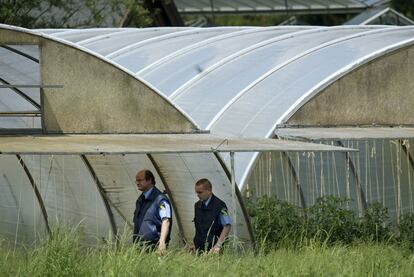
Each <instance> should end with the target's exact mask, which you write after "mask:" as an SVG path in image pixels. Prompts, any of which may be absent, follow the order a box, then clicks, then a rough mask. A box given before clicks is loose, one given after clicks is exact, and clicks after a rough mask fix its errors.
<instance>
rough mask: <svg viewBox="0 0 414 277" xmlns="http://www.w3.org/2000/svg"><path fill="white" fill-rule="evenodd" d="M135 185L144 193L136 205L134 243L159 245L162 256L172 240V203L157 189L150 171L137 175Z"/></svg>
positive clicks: (145, 170) (146, 170)
mask: <svg viewBox="0 0 414 277" xmlns="http://www.w3.org/2000/svg"><path fill="white" fill-rule="evenodd" d="M135 183H136V185H137V187H138V189H139V190H140V191H142V193H141V195H140V197H139V198H138V199H137V201H136V204H135V212H134V219H133V221H134V235H133V241H134V242H135V243H138V242H139V243H145V244H147V245H149V246H151V247H154V246H156V245H157V244H158V251H159V253H160V254H161V255H162V254H164V252H165V249H166V247H167V244H168V242H169V240H170V233H171V215H172V214H171V205H170V201H169V200H168V198H167V197H166V196H165V195H164V194H162V192H161V191H160V190H159V189H157V188H156V187H155V178H154V175H153V174H152V172H151V171H149V170H148V169H143V170H141V171H139V172H138V173H137V175H136V176H135Z"/></svg>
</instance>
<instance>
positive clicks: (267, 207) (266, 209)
mask: <svg viewBox="0 0 414 277" xmlns="http://www.w3.org/2000/svg"><path fill="white" fill-rule="evenodd" d="M250 207H252V206H250ZM254 207H255V208H254V211H252V209H250V212H251V215H252V216H253V220H252V221H253V228H254V230H255V234H256V239H257V241H258V242H259V244H261V246H262V247H265V248H269V247H270V248H274V247H277V246H279V245H280V244H282V243H284V244H293V245H295V244H296V243H297V242H298V240H299V239H300V237H301V235H302V232H303V226H304V222H303V217H302V216H301V215H300V210H299V209H298V207H296V206H294V205H292V204H290V203H288V202H284V201H280V200H278V199H276V198H269V197H262V198H260V199H259V200H258V201H257V202H256V204H255V206H254Z"/></svg>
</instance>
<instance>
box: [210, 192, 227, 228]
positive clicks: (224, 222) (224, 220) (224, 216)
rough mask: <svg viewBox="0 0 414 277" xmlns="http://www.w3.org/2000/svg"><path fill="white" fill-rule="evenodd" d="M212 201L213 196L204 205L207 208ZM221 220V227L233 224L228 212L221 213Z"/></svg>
mask: <svg viewBox="0 0 414 277" xmlns="http://www.w3.org/2000/svg"><path fill="white" fill-rule="evenodd" d="M210 201H211V196H210V197H209V198H208V199H207V200H206V201H204V205H205V206H206V207H207V206H208V204H209V203H210ZM219 220H220V225H221V226H226V225H230V224H231V218H230V216H229V213H228V211H227V210H222V211H221V212H220V215H219Z"/></svg>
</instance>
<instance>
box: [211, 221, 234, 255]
mask: <svg viewBox="0 0 414 277" xmlns="http://www.w3.org/2000/svg"><path fill="white" fill-rule="evenodd" d="M230 230H231V225H230V224H227V225H224V226H223V230H222V231H221V233H220V237H219V238H218V240H217V243H216V244H215V245H214V247H213V248H211V250H210V252H212V253H219V252H220V249H221V245H222V244H223V242H224V241H225V240H226V238H227V236H228V235H229V233H230Z"/></svg>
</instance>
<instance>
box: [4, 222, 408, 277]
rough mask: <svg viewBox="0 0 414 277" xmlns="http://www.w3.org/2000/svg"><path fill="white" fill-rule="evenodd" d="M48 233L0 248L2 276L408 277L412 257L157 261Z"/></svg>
mask: <svg viewBox="0 0 414 277" xmlns="http://www.w3.org/2000/svg"><path fill="white" fill-rule="evenodd" d="M53 233H54V238H53V239H51V240H47V241H45V244H44V245H42V246H40V247H39V248H35V249H21V250H20V251H16V252H15V253H13V252H9V251H8V250H5V249H1V248H0V273H2V274H1V276H180V277H181V276H256V275H259V276H411V275H412V269H413V266H414V255H413V254H412V253H410V252H408V251H406V250H404V249H401V248H398V247H394V246H389V245H384V244H372V243H370V244H358V245H353V246H346V247H345V246H339V245H335V246H332V247H320V246H318V245H308V246H306V247H302V248H299V249H286V248H281V249H277V250H272V251H270V252H268V253H266V254H264V253H260V254H258V255H255V254H254V253H252V252H247V253H223V254H222V255H192V254H189V253H186V252H184V251H182V250H181V249H175V250H169V251H167V253H166V255H165V256H162V257H160V256H158V255H157V254H156V253H152V252H147V251H143V249H137V248H136V247H135V246H133V245H127V244H125V243H124V242H121V243H120V244H118V243H114V242H111V241H109V242H108V244H106V245H104V246H103V247H101V248H93V249H88V248H83V247H81V246H79V244H78V243H77V241H79V238H77V235H79V234H78V233H77V232H72V231H65V232H63V231H62V229H61V231H53ZM69 241H71V242H72V243H70V242H69ZM129 241H130V239H129ZM69 246H70V247H69ZM75 253H76V257H75V256H74V254H75ZM52 255H53V256H52ZM48 257H49V258H48ZM49 267H52V268H49Z"/></svg>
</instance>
